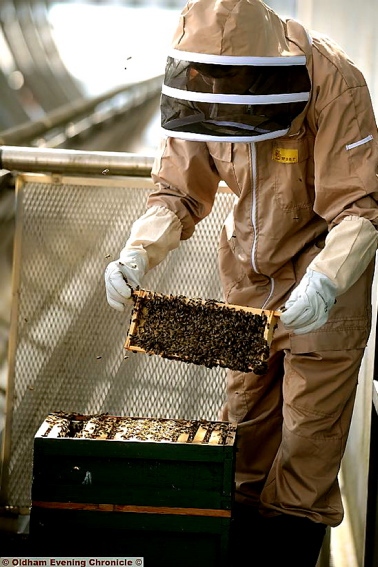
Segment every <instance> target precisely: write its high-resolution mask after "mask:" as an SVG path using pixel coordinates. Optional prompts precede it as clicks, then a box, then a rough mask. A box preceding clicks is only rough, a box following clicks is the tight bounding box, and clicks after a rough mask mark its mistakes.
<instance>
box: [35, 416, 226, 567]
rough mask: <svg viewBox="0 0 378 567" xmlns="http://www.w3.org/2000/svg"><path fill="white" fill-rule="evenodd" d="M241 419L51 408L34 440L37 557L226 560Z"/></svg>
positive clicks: (172, 563)
mask: <svg viewBox="0 0 378 567" xmlns="http://www.w3.org/2000/svg"><path fill="white" fill-rule="evenodd" d="M235 437H236V426H235V425H232V424H230V423H227V422H219V421H204V420H200V421H190V420H173V419H155V418H131V417H115V416H109V415H98V416H84V415H76V414H72V415H68V414H62V413H55V414H50V415H49V416H47V418H46V420H45V421H44V422H43V424H42V425H41V427H40V428H39V430H38V432H37V433H36V435H35V438H34V458H33V482H32V507H31V514H30V538H31V541H32V545H33V549H34V552H35V555H36V556H46V555H51V554H52V555H54V556H68V555H70V556H87V557H92V556H94V555H96V556H102V557H115V556H123V557H144V565H145V567H159V566H161V567H178V566H180V567H192V566H193V565H195V566H196V567H228V564H229V561H228V548H229V533H230V526H231V502H232V494H233V488H234V460H235Z"/></svg>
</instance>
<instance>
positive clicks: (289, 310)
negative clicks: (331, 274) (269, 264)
mask: <svg viewBox="0 0 378 567" xmlns="http://www.w3.org/2000/svg"><path fill="white" fill-rule="evenodd" d="M335 298H336V286H335V285H334V284H333V283H332V282H331V280H330V279H329V278H327V276H325V275H324V274H321V273H319V272H314V270H311V269H307V271H306V273H305V275H304V276H303V278H302V279H301V281H300V283H299V285H298V286H297V287H296V288H295V289H294V291H293V292H292V294H291V295H290V297H289V299H288V300H287V302H286V304H285V311H284V312H283V313H282V315H281V321H282V323H283V324H284V325H285V327H286V328H287V329H289V330H293V331H294V332H295V334H297V335H303V334H304V333H310V332H311V331H315V330H316V329H318V328H319V327H321V326H322V325H324V323H326V322H327V319H328V313H329V310H330V309H331V307H332V305H333V304H334V303H335Z"/></svg>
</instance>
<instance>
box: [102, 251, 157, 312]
mask: <svg viewBox="0 0 378 567" xmlns="http://www.w3.org/2000/svg"><path fill="white" fill-rule="evenodd" d="M147 265H148V259H147V253H146V251H145V250H143V248H142V247H141V248H139V249H136V250H129V249H126V248H124V249H123V250H122V252H121V254H120V257H119V259H118V260H116V261H115V262H110V264H108V266H107V268H106V270H105V289H106V299H107V300H108V303H109V305H110V307H113V309H116V310H117V311H124V309H125V305H127V303H130V300H131V292H132V289H133V288H135V287H140V286H141V281H142V279H143V276H144V275H145V273H146V271H147Z"/></svg>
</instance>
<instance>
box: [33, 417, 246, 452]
mask: <svg viewBox="0 0 378 567" xmlns="http://www.w3.org/2000/svg"><path fill="white" fill-rule="evenodd" d="M45 422H46V424H48V427H47V428H46V431H45V432H44V433H43V435H42V436H43V437H49V436H51V435H52V434H53V435H54V436H57V437H71V438H75V439H112V440H116V441H117V440H118V441H154V442H184V443H192V442H200V443H202V444H205V443H208V442H209V441H210V440H215V441H216V444H218V445H226V444H227V443H228V441H229V440H230V439H231V438H232V437H233V436H234V433H235V426H234V425H232V424H231V423H228V422H222V421H208V420H203V419H200V420H187V419H167V418H152V417H143V418H141V417H117V416H111V415H108V414H107V413H104V414H97V415H88V416H83V415H76V414H68V413H65V412H53V413H51V414H49V415H48V416H47V418H46V420H45ZM54 430H55V432H54ZM53 432H54V433H53ZM55 433H56V435H55Z"/></svg>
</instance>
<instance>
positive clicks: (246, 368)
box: [131, 292, 269, 374]
mask: <svg viewBox="0 0 378 567" xmlns="http://www.w3.org/2000/svg"><path fill="white" fill-rule="evenodd" d="M134 302H135V308H136V307H138V309H139V311H138V313H137V314H136V316H137V317H138V316H139V323H138V325H137V326H136V331H135V332H134V334H133V336H132V338H131V340H132V345H135V346H137V347H139V348H140V349H142V350H144V351H145V352H146V353H147V354H158V355H160V356H162V357H163V358H168V359H179V360H181V361H183V362H188V363H193V364H198V365H203V366H205V367H207V368H213V367H214V366H221V367H224V368H229V369H231V370H239V371H241V372H251V371H253V372H255V373H256V374H265V373H266V371H267V363H266V360H267V359H268V356H269V345H268V343H267V341H266V339H265V338H264V331H265V326H266V323H267V317H266V315H264V313H261V314H259V313H257V314H256V313H252V312H250V311H244V310H242V309H240V310H239V309H234V308H232V307H229V306H227V305H226V304H225V303H224V304H222V303H221V302H219V301H215V300H212V299H207V300H204V299H201V298H187V297H185V296H182V295H176V296H174V295H169V296H168V295H166V296H164V295H161V294H155V293H153V292H147V294H146V295H145V296H143V297H135V295H134Z"/></svg>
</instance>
